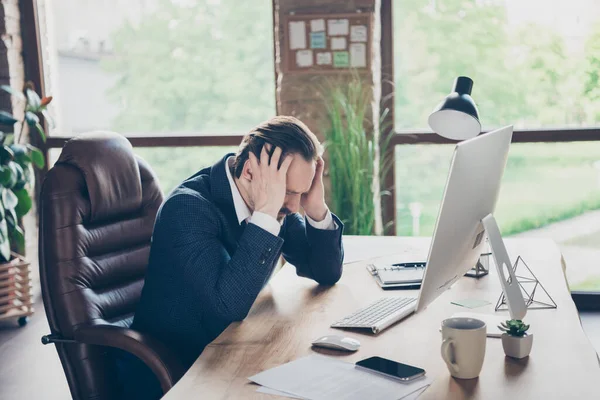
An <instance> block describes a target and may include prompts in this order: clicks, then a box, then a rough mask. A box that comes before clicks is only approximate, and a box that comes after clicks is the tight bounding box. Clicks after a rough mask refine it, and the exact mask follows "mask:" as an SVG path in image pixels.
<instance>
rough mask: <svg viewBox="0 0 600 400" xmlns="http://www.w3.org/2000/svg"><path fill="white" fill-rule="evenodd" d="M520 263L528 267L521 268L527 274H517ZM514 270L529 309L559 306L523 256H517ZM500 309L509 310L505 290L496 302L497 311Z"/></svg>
mask: <svg viewBox="0 0 600 400" xmlns="http://www.w3.org/2000/svg"><path fill="white" fill-rule="evenodd" d="M519 261H520V262H519ZM519 264H523V265H524V266H525V268H526V269H527V272H525V271H523V268H521V272H522V273H523V274H524V275H525V276H523V275H519V274H517V267H518V266H519ZM513 271H514V272H515V276H516V277H517V282H518V283H519V286H520V287H521V291H522V292H523V300H525V305H526V306H527V309H530V310H542V309H550V308H557V307H558V306H557V305H556V303H555V302H554V300H553V299H552V297H550V295H549V294H548V292H547V291H546V289H544V286H543V285H542V284H541V282H540V281H539V280H538V279H537V278H536V277H535V275H534V274H533V272H531V269H529V267H528V266H527V264H526V263H525V261H524V260H523V259H522V258H521V256H519V257H517V261H516V262H515V265H514V267H513ZM509 276H510V275H509ZM536 295H537V297H536ZM498 310H508V304H506V297H505V296H504V291H502V294H501V295H500V298H499V299H498V302H497V303H496V311H498Z"/></svg>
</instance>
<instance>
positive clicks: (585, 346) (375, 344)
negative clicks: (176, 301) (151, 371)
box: [165, 237, 600, 400]
mask: <svg viewBox="0 0 600 400" xmlns="http://www.w3.org/2000/svg"><path fill="white" fill-rule="evenodd" d="M344 242H345V246H346V248H347V249H348V251H349V252H354V253H356V251H357V250H360V251H363V250H364V248H365V246H372V247H373V248H374V249H376V251H377V252H378V254H383V253H380V252H384V251H385V250H386V248H387V250H388V252H387V254H389V249H394V248H396V249H398V250H399V251H400V252H402V251H403V250H404V251H411V252H415V253H419V255H421V254H426V249H427V248H428V246H429V239H422V238H385V237H384V238H367V239H366V240H365V239H364V238H363V239H362V240H361V238H359V237H346V238H345V239H344ZM375 244H376V246H375ZM506 244H507V247H508V251H509V253H510V255H511V259H512V260H515V259H516V256H517V255H519V254H520V255H521V256H522V257H523V258H524V260H525V261H526V262H527V264H528V265H529V267H530V268H531V269H532V270H533V272H534V273H535V274H536V275H537V277H538V279H539V280H540V281H541V282H542V284H543V285H544V287H545V288H546V289H547V290H548V292H549V293H550V294H551V295H552V297H553V299H554V301H555V302H556V304H557V305H558V308H557V309H552V310H530V311H528V314H527V317H526V318H525V321H526V322H528V323H530V324H531V326H532V328H531V330H532V332H533V333H534V341H533V349H532V352H531V355H530V356H529V357H528V358H526V359H523V360H520V361H519V360H514V359H510V358H506V357H505V356H504V352H503V350H502V343H501V340H500V339H497V338H488V340H487V348H486V357H485V362H484V365H483V370H482V372H481V375H480V376H479V378H478V379H473V380H467V381H461V380H456V379H453V378H452V377H450V375H449V373H448V370H447V369H446V365H445V364H444V362H443V361H442V359H441V357H440V344H441V336H440V333H439V331H438V328H439V326H440V322H441V321H442V320H443V319H445V318H447V317H450V316H451V315H452V314H453V313H455V312H460V311H468V310H467V309H465V308H462V307H459V306H456V305H453V304H450V302H451V301H452V300H458V299H462V298H466V297H470V298H477V299H486V300H488V301H489V302H491V303H492V304H491V305H490V306H487V307H481V308H478V309H475V310H473V311H476V312H494V306H495V304H496V301H497V299H498V296H499V295H500V292H501V289H500V285H499V282H498V276H497V273H496V271H495V266H494V267H493V269H492V271H490V274H489V275H488V276H486V277H484V278H481V279H479V280H476V279H473V278H466V277H465V278H462V279H461V280H459V281H458V282H457V283H456V284H455V285H454V286H453V287H452V288H451V289H450V290H448V291H447V292H445V293H444V294H443V295H442V296H440V297H439V298H438V299H437V300H436V301H435V302H434V303H432V304H431V305H430V306H429V307H428V308H427V309H426V310H424V311H423V312H421V313H418V314H413V315H412V316H410V317H408V318H407V319H405V320H403V321H401V322H399V323H397V324H395V325H394V326H392V327H390V328H388V329H386V330H385V331H383V332H381V333H380V334H379V335H377V336H375V335H372V334H368V333H360V332H358V331H342V330H338V329H332V328H330V327H329V325H330V324H331V322H333V321H334V320H337V319H338V318H340V317H342V316H344V315H346V314H349V313H351V312H352V311H354V310H356V309H357V308H359V307H362V306H365V305H367V304H368V303H370V302H372V301H374V300H375V299H377V298H378V297H380V296H394V295H398V296H402V295H417V292H416V291H411V292H408V291H385V292H384V291H382V290H381V289H380V288H379V286H377V284H376V283H375V282H374V281H373V279H372V278H371V277H370V275H369V274H368V272H367V271H366V270H365V262H355V263H352V264H348V265H345V266H344V274H343V277H342V279H341V280H340V282H338V284H336V285H335V286H333V287H331V288H324V287H319V286H318V285H317V284H316V283H314V282H312V281H310V280H308V279H303V278H299V277H297V276H296V274H295V273H294V269H293V268H292V267H291V266H289V265H286V266H285V267H284V268H283V269H282V270H281V271H280V272H279V273H278V274H277V275H276V276H274V277H273V279H272V281H271V283H270V284H269V285H268V286H267V287H266V288H265V289H264V290H263V292H262V293H261V294H260V296H259V297H258V299H257V300H256V302H255V304H254V306H253V308H252V310H251V311H250V314H249V315H248V317H247V318H246V319H245V320H244V321H243V322H237V323H234V324H232V325H231V326H229V327H228V328H227V329H226V330H225V331H224V332H223V333H222V334H221V335H220V336H219V337H218V338H217V339H216V340H215V341H214V342H213V343H211V344H210V345H208V346H207V347H206V349H205V350H204V352H203V353H202V355H201V356H200V357H199V358H198V359H197V360H196V362H195V364H194V365H193V366H192V367H191V368H190V370H189V371H188V372H187V373H186V374H185V376H184V377H183V378H182V379H181V381H180V382H178V383H177V385H175V386H174V387H173V389H172V390H171V391H169V392H168V393H167V395H166V396H165V399H188V398H202V399H242V398H243V399H250V398H252V399H273V398H275V396H272V395H267V394H259V393H256V389H257V388H258V386H256V385H254V384H251V383H249V381H248V380H247V377H249V376H252V375H254V374H256V373H258V372H260V371H263V370H265V369H269V368H272V367H275V366H278V365H280V364H283V363H286V362H289V361H292V360H294V359H297V358H299V357H302V356H306V355H309V354H312V353H313V352H315V351H317V352H319V353H323V354H328V355H331V356H333V357H337V358H339V359H341V360H344V361H348V362H356V361H358V360H360V359H363V358H367V357H370V356H373V355H380V356H384V357H388V358H391V359H394V360H398V361H401V362H405V363H408V364H413V365H417V366H421V367H423V368H425V369H426V370H427V374H428V375H429V376H432V377H435V381H434V383H433V384H432V385H431V386H430V387H429V389H428V390H427V391H426V392H425V393H424V394H423V395H422V396H421V397H420V399H465V398H466V399H486V400H487V399H567V398H568V399H593V398H599V396H600V389H599V386H598V385H599V382H600V366H599V363H598V359H597V356H596V353H595V351H594V349H593V348H592V346H591V344H590V343H589V341H588V339H587V337H586V336H585V334H584V332H583V330H582V328H581V325H580V321H579V317H578V314H577V310H576V309H575V305H574V303H573V301H572V300H571V297H570V295H569V292H568V289H567V284H566V281H565V278H564V274H563V271H562V263H561V261H562V257H561V254H560V251H559V249H558V247H557V246H556V245H555V244H554V243H553V242H552V241H550V240H545V239H518V240H517V239H513V240H510V239H509V240H506ZM406 249H408V250H406ZM363 254H364V253H363ZM513 262H514V261H513ZM499 314H500V315H508V312H507V311H504V312H501V313H499ZM344 332H345V333H346V334H347V335H349V336H352V337H356V338H358V339H359V340H360V341H361V343H362V346H361V348H360V350H359V351H357V352H356V353H353V354H346V353H344V354H342V353H338V352H335V351H332V350H316V349H312V348H311V345H310V343H311V340H312V339H315V338H317V337H319V336H321V335H324V334H328V333H337V334H339V333H344Z"/></svg>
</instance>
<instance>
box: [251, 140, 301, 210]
mask: <svg viewBox="0 0 600 400" xmlns="http://www.w3.org/2000/svg"><path fill="white" fill-rule="evenodd" d="M270 152H271V145H270V144H265V145H264V146H263V148H262V151H261V152H260V161H259V160H258V159H257V158H256V156H255V155H254V153H252V152H250V154H249V160H250V166H251V168H252V180H251V182H250V192H251V195H252V199H253V200H254V210H255V211H258V212H262V213H265V214H268V215H270V216H272V217H273V218H275V219H277V214H278V213H279V210H280V209H281V207H282V206H283V202H284V200H285V192H286V179H287V171H288V168H289V167H290V164H291V163H292V159H293V157H292V156H290V155H289V154H288V155H285V156H284V159H283V161H282V162H281V166H280V167H279V168H278V165H279V160H280V158H281V148H280V147H275V150H273V155H272V156H271V157H270V158H269V153H270Z"/></svg>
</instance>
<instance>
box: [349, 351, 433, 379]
mask: <svg viewBox="0 0 600 400" xmlns="http://www.w3.org/2000/svg"><path fill="white" fill-rule="evenodd" d="M356 366H357V367H360V368H363V369H366V370H369V371H372V372H376V373H378V374H382V375H385V376H387V377H390V378H394V379H398V380H400V381H402V382H408V381H412V380H413V379H417V378H420V377H422V376H423V375H425V370H424V369H422V368H417V367H413V366H412V365H408V364H402V363H399V362H396V361H392V360H388V359H386V358H382V357H370V358H366V359H364V360H360V361H358V362H357V363H356Z"/></svg>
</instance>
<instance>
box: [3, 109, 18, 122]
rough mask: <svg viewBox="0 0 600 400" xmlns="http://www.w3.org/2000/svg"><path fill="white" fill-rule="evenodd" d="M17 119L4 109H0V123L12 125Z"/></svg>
mask: <svg viewBox="0 0 600 400" xmlns="http://www.w3.org/2000/svg"><path fill="white" fill-rule="evenodd" d="M17 122H18V121H17V120H16V119H15V117H13V115H12V114H10V113H7V112H6V111H0V124H1V125H14V124H16V123H17Z"/></svg>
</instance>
